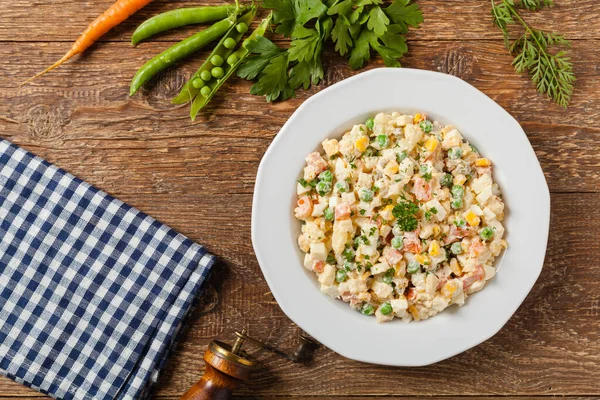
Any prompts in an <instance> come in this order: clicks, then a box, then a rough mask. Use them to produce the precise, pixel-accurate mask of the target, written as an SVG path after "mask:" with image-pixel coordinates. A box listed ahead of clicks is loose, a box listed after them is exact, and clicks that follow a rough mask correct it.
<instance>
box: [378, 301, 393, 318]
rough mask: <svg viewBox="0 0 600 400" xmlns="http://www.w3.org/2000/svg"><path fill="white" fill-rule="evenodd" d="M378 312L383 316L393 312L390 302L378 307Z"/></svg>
mask: <svg viewBox="0 0 600 400" xmlns="http://www.w3.org/2000/svg"><path fill="white" fill-rule="evenodd" d="M379 311H380V312H381V314H383V315H390V314H391V313H392V312H393V311H394V309H393V308H392V305H391V304H390V302H389V301H386V302H385V303H383V304H382V305H381V306H380V307H379Z"/></svg>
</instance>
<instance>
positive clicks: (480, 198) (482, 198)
mask: <svg viewBox="0 0 600 400" xmlns="http://www.w3.org/2000/svg"><path fill="white" fill-rule="evenodd" d="M490 197H492V187H491V186H486V187H485V189H483V190H482V191H481V193H479V194H478V195H477V197H476V198H475V199H476V200H477V202H478V203H479V204H481V205H484V204H485V203H487V201H488V200H489V198H490Z"/></svg>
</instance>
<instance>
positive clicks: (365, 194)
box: [360, 189, 375, 201]
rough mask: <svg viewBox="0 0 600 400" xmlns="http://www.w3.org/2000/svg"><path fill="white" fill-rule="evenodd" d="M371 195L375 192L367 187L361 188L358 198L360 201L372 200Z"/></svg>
mask: <svg viewBox="0 0 600 400" xmlns="http://www.w3.org/2000/svg"><path fill="white" fill-rule="evenodd" d="M373 195H375V192H373V191H372V190H369V189H363V190H361V191H360V199H361V200H362V201H371V200H373Z"/></svg>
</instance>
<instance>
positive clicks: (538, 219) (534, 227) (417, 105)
mask: <svg viewBox="0 0 600 400" xmlns="http://www.w3.org/2000/svg"><path fill="white" fill-rule="evenodd" d="M381 111H387V112H391V111H399V112H406V113H415V112H417V111H419V112H424V113H425V114H426V115H427V116H428V117H429V118H430V119H432V120H438V121H440V122H441V123H443V124H453V125H456V126H457V127H458V128H459V130H460V131H461V132H462V133H463V135H464V137H465V139H466V140H468V141H469V142H470V143H471V144H473V145H475V146H476V147H477V148H478V149H479V151H480V152H481V153H482V154H483V155H484V156H485V157H488V158H490V159H491V160H492V162H493V164H494V179H495V181H496V182H498V184H499V185H500V189H501V191H502V194H503V196H504V200H505V203H506V207H507V217H506V219H505V221H504V223H503V224H504V225H505V227H506V232H507V235H506V239H507V240H508V244H509V246H508V250H506V251H505V252H504V253H503V256H501V257H499V259H498V260H496V265H497V266H498V273H497V275H496V276H495V277H494V279H492V280H491V281H490V282H488V284H487V285H486V286H485V288H484V289H483V290H482V291H481V292H478V293H476V294H474V295H472V296H470V297H469V298H468V299H467V301H466V303H465V305H464V306H463V307H460V308H459V307H457V306H452V307H450V308H448V309H446V310H444V311H443V312H442V313H440V314H438V315H436V316H435V317H433V318H431V319H428V320H425V321H421V322H411V323H408V324H407V323H403V322H401V321H400V320H394V321H392V322H388V323H385V324H378V323H377V322H376V321H375V318H373V317H366V316H363V315H362V314H360V313H358V312H356V311H354V310H352V309H351V308H350V307H349V306H348V305H347V304H346V303H344V302H342V301H340V300H335V299H332V298H330V297H328V296H327V295H325V294H323V293H321V292H320V290H319V284H318V282H317V279H316V276H315V275H314V273H312V272H310V271H308V270H306V269H305V268H304V267H303V266H302V259H303V258H302V254H301V252H300V250H299V249H298V245H297V242H296V239H297V237H298V235H299V233H300V222H299V221H297V220H296V219H295V218H294V217H293V215H292V214H293V208H294V207H295V202H296V199H297V198H296V180H297V179H298V178H299V177H300V173H301V171H302V168H303V167H304V163H305V161H304V158H305V157H306V155H307V154H308V153H310V152H312V151H315V150H319V151H320V150H321V148H320V144H321V142H322V141H323V140H324V139H325V138H327V137H340V136H341V135H342V134H343V133H344V132H345V131H346V130H349V129H350V128H351V127H352V125H353V124H356V123H359V122H362V121H364V120H366V119H367V118H368V117H370V116H374V115H375V114H376V113H378V112H381ZM549 220H550V194H549V191H548V186H547V184H546V180H545V179H544V175H543V173H542V169H541V167H540V164H539V162H538V160H537V158H536V156H535V153H534V151H533V149H532V147H531V144H530V143H529V141H528V140H527V136H526V135H525V133H524V132H523V129H521V127H520V126H519V124H518V122H517V121H516V120H515V119H514V118H513V117H511V116H510V115H509V114H508V113H507V112H506V111H505V110H504V109H502V108H501V107H500V106H499V105H498V104H496V103H495V102H494V101H493V100H491V99H490V98H489V97H487V96H486V95H485V94H483V93H481V92H480V91H479V90H477V89H475V88H474V87H473V86H471V85H469V84H468V83H466V82H464V81H462V80H460V79H458V78H455V77H453V76H450V75H445V74H441V73H437V72H430V71H421V70H413V69H406V68H402V69H392V68H380V69H375V70H371V71H368V72H364V73H362V74H359V75H356V76H354V77H352V78H349V79H346V80H344V81H342V82H339V83H337V84H335V85H333V86H331V87H329V88H327V89H324V90H323V91H321V92H320V93H318V94H316V95H314V96H313V97H311V98H310V99H308V100H306V101H305V102H304V104H302V105H301V106H300V107H299V108H298V109H297V110H296V112H295V113H294V114H293V115H292V116H291V118H290V119H289V120H288V121H287V123H286V124H285V125H284V126H283V128H281V131H280V132H279V134H278V135H277V137H276V138H275V140H273V143H272V144H271V146H270V147H269V149H268V150H267V152H266V153H265V155H264V157H263V159H262V161H261V163H260V167H259V169H258V175H257V178H256V186H255V189H254V200H253V206H252V243H253V245H254V250H255V252H256V257H257V258H258V262H259V263H260V266H261V268H262V271H263V273H264V275H265V278H266V280H267V283H268V284H269V287H270V288H271V291H272V292H273V295H274V296H275V299H276V300H277V302H278V303H279V305H280V307H281V308H282V309H283V311H284V312H285V313H286V314H287V316H288V317H290V318H291V319H292V320H293V321H294V322H295V323H296V324H297V325H298V326H300V327H301V328H302V329H304V330H305V331H306V332H308V333H309V334H310V335H312V336H313V337H315V338H316V339H317V340H318V341H320V342H321V343H323V344H324V345H325V346H327V347H329V348H330V349H332V350H334V351H335V352H337V353H339V354H341V355H342V356H345V357H348V358H351V359H354V360H358V361H364V362H370V363H375V364H385V365H397V366H419V365H427V364H432V363H435V362H438V361H441V360H443V359H446V358H448V357H451V356H453V355H455V354H458V353H460V352H463V351H465V350H467V349H469V348H471V347H473V346H475V345H477V344H479V343H481V342H483V341H484V340H486V339H488V338H490V337H491V336H493V335H494V334H495V333H496V332H498V331H499V330H500V329H501V328H502V326H503V325H504V324H505V323H506V322H507V321H508V320H509V319H510V317H511V316H512V315H513V313H514V312H515V311H516V310H517V308H518V307H519V305H520V304H521V303H522V302H523V300H524V299H525V297H526V296H527V294H528V293H529V291H530V290H531V288H532V286H533V284H534V283H535V281H536V279H537V278H538V276H539V274H540V272H541V269H542V265H543V262H544V255H545V252H546V242H547V239H548V227H549Z"/></svg>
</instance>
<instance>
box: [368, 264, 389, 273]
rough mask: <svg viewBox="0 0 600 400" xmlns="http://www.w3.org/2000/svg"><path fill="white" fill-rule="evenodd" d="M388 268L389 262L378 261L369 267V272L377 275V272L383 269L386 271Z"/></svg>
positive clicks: (381, 271)
mask: <svg viewBox="0 0 600 400" xmlns="http://www.w3.org/2000/svg"><path fill="white" fill-rule="evenodd" d="M388 269H390V264H388V263H387V262H385V261H383V262H380V263H377V264H375V265H373V266H372V267H371V273H372V274H373V275H377V274H381V273H383V272H385V271H387V270H388Z"/></svg>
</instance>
